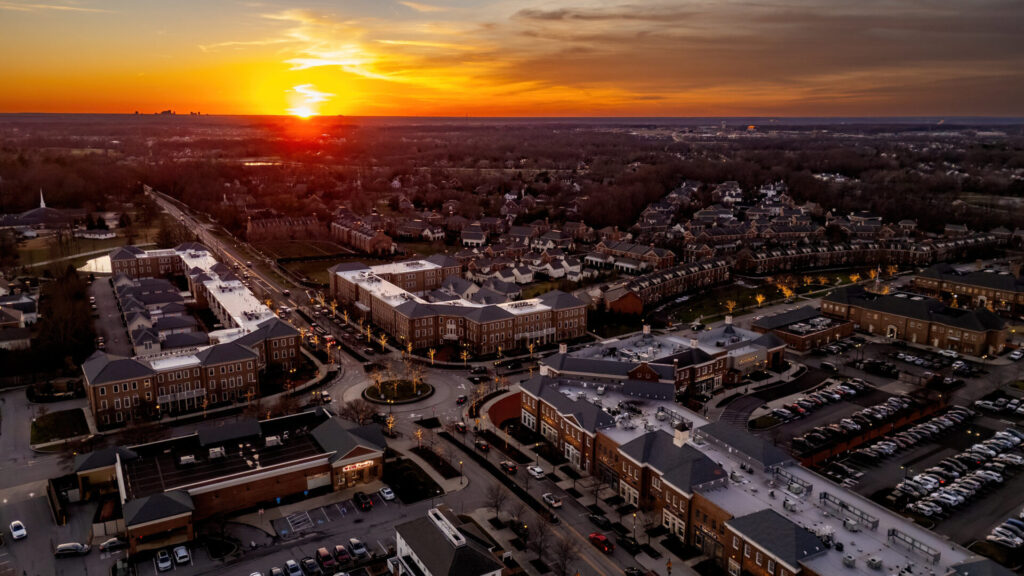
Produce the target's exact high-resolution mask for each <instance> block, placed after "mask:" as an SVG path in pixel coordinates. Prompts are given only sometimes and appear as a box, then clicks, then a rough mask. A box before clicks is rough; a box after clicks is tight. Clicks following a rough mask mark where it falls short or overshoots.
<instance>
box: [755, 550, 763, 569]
mask: <svg viewBox="0 0 1024 576" xmlns="http://www.w3.org/2000/svg"><path fill="white" fill-rule="evenodd" d="M761 561H762V560H761V553H760V552H756V553H755V554H754V564H757V565H758V566H760V565H761Z"/></svg>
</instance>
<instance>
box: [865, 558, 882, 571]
mask: <svg viewBox="0 0 1024 576" xmlns="http://www.w3.org/2000/svg"><path fill="white" fill-rule="evenodd" d="M868 568H871V569H872V570H881V569H882V560H881V558H876V557H871V558H868Z"/></svg>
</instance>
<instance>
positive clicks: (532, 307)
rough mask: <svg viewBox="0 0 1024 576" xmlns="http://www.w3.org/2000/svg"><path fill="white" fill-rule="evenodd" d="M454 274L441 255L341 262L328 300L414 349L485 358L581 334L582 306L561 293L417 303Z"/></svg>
mask: <svg viewBox="0 0 1024 576" xmlns="http://www.w3.org/2000/svg"><path fill="white" fill-rule="evenodd" d="M456 268H457V265H456V264H455V263H454V260H452V259H450V258H448V257H446V256H437V257H435V258H433V259H432V260H431V259H428V260H420V261H413V262H401V263H396V264H385V265H382V266H374V267H372V268H371V267H369V266H365V265H362V264H356V263H349V264H340V265H338V266H335V267H333V268H331V294H332V295H333V296H334V298H336V299H337V300H338V302H340V303H342V304H343V305H345V306H348V307H350V308H351V309H353V310H354V311H355V313H356V314H357V315H359V316H360V317H362V318H364V319H366V320H368V321H371V322H373V323H374V324H376V325H377V326H378V327H380V328H381V329H383V330H384V331H385V332H386V333H388V334H390V335H391V336H392V337H393V338H395V341H397V342H399V343H401V345H402V346H405V345H406V344H408V343H411V344H412V346H413V348H416V349H421V348H427V347H432V346H439V345H443V344H446V343H451V344H457V345H460V346H464V347H466V348H468V349H469V350H470V351H471V352H473V353H474V354H490V353H494V352H497V351H498V350H499V349H501V350H513V349H522V348H525V347H526V346H527V345H528V344H530V343H531V342H532V343H538V344H545V343H551V342H559V341H563V340H570V339H573V338H579V337H581V336H583V335H584V334H585V333H586V326H587V316H586V306H585V305H584V304H583V303H582V302H580V301H579V300H578V299H576V298H575V297H573V296H572V295H569V294H566V293H564V292H559V291H553V292H549V293H547V294H544V295H543V296H540V297H538V298H532V299H529V300H520V301H515V302H505V303H500V304H487V303H483V302H479V301H475V300H474V301H470V300H466V299H464V298H455V299H450V300H446V301H443V302H431V301H429V300H427V299H424V298H423V297H421V295H420V294H424V295H425V294H426V293H427V292H429V291H431V290H435V289H437V288H440V287H441V286H442V282H443V281H444V279H445V278H446V277H447V276H443V275H444V274H446V273H449V272H452V271H454V270H455V269H456ZM378 272H379V273H378ZM389 278H390V279H391V280H389ZM396 281H397V282H401V283H402V285H398V284H395V283H394V282H396ZM412 290H415V292H413V291H412Z"/></svg>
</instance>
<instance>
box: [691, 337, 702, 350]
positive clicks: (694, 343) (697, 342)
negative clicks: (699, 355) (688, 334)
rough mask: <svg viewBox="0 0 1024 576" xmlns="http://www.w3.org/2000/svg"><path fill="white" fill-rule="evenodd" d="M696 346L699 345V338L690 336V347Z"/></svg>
mask: <svg viewBox="0 0 1024 576" xmlns="http://www.w3.org/2000/svg"><path fill="white" fill-rule="evenodd" d="M698 346H700V340H697V339H696V338H690V348H696V347H698Z"/></svg>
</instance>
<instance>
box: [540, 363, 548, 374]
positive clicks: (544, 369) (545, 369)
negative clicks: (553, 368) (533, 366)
mask: <svg viewBox="0 0 1024 576" xmlns="http://www.w3.org/2000/svg"><path fill="white" fill-rule="evenodd" d="M540 375H541V376H547V375H548V366H547V364H541V365H540Z"/></svg>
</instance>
